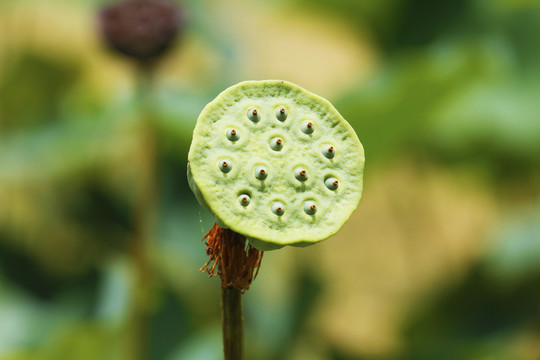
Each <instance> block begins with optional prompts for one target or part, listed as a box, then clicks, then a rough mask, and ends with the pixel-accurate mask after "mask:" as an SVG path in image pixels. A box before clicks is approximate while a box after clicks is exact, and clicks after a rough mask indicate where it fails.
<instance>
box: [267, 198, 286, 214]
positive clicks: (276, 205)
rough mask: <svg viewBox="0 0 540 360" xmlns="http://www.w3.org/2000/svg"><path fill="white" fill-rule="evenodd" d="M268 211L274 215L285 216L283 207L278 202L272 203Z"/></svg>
mask: <svg viewBox="0 0 540 360" xmlns="http://www.w3.org/2000/svg"><path fill="white" fill-rule="evenodd" d="M270 209H271V210H272V212H273V213H274V215H277V216H282V215H283V214H285V205H283V204H282V203H280V202H279V201H277V202H275V203H273V204H272V206H271V207H270Z"/></svg>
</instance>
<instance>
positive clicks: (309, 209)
mask: <svg viewBox="0 0 540 360" xmlns="http://www.w3.org/2000/svg"><path fill="white" fill-rule="evenodd" d="M317 210H319V208H318V206H317V204H315V202H314V201H311V200H309V201H306V202H305V203H304V212H305V213H306V214H308V215H315V214H316V213H317Z"/></svg>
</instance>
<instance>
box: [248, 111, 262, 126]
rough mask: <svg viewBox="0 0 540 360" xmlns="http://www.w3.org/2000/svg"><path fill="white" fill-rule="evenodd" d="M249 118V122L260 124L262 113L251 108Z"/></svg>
mask: <svg viewBox="0 0 540 360" xmlns="http://www.w3.org/2000/svg"><path fill="white" fill-rule="evenodd" d="M247 117H248V119H249V120H251V121H253V122H254V123H258V122H259V121H260V120H261V113H260V111H259V110H257V109H255V108H251V109H249V110H248V112H247Z"/></svg>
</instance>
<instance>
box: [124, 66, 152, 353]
mask: <svg viewBox="0 0 540 360" xmlns="http://www.w3.org/2000/svg"><path fill="white" fill-rule="evenodd" d="M152 78H153V67H152V65H151V64H142V65H141V66H139V68H138V71H137V80H138V84H137V99H138V106H139V108H138V110H139V123H138V130H139V136H140V143H139V146H138V147H137V150H136V151H137V153H136V154H134V159H136V161H137V163H136V164H135V166H136V167H137V178H138V182H137V187H136V205H135V236H134V237H133V241H132V243H131V257H132V263H133V266H134V276H135V288H134V301H133V305H132V306H133V307H132V309H131V314H130V319H129V323H128V326H129V333H130V337H131V339H130V342H129V347H130V349H129V358H130V359H133V360H143V359H146V358H148V342H149V335H150V320H151V304H150V303H151V301H150V300H151V299H150V297H151V293H152V289H151V283H152V267H151V264H150V259H149V252H150V247H151V242H152V238H153V234H154V223H155V215H156V211H157V178H156V174H157V156H158V154H157V150H156V148H157V142H156V141H157V139H156V137H157V134H156V130H155V125H154V123H153V121H152V116H151V111H150V107H151V101H152V98H151V96H152V85H153V81H152Z"/></svg>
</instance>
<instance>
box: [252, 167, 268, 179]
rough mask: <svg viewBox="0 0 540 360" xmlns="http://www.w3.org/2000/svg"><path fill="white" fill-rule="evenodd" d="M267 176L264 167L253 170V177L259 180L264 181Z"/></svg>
mask: <svg viewBox="0 0 540 360" xmlns="http://www.w3.org/2000/svg"><path fill="white" fill-rule="evenodd" d="M267 176H268V170H267V169H266V168H265V167H264V166H257V167H256V168H255V177H256V178H257V179H259V180H264V179H266V177H267Z"/></svg>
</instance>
